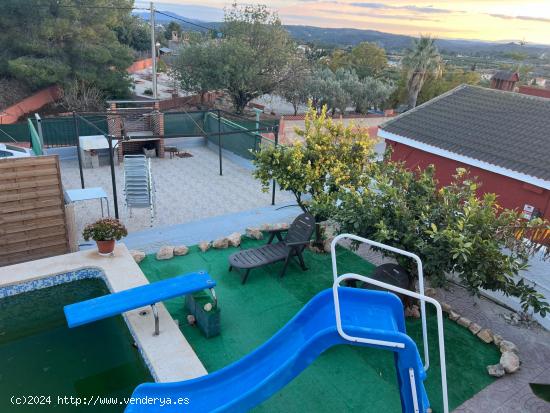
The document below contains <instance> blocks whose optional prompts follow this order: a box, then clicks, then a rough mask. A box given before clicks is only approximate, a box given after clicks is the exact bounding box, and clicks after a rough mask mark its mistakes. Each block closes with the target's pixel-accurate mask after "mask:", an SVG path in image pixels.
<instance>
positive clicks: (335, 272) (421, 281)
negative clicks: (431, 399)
mask: <svg viewBox="0 0 550 413" xmlns="http://www.w3.org/2000/svg"><path fill="white" fill-rule="evenodd" d="M342 239H349V240H354V241H358V242H360V243H363V244H367V245H370V246H373V247H377V248H380V249H383V250H386V251H390V252H393V253H395V254H400V255H404V256H406V257H409V258H412V259H414V260H415V261H416V265H417V270H418V288H419V289H420V293H416V292H412V291H409V290H405V289H403V288H400V287H396V286H394V285H392V284H388V283H385V282H382V281H378V280H375V279H373V278H370V277H365V276H364V275H359V274H352V273H348V274H343V275H338V268H337V262H336V245H337V244H338V241H340V240H342ZM330 255H331V260H332V275H333V285H332V292H333V296H334V311H335V314H336V328H337V330H338V334H340V336H341V337H342V338H344V339H345V340H348V341H352V342H357V343H365V344H372V345H378V346H384V347H392V348H404V347H405V345H404V344H403V343H397V342H391V341H384V340H373V339H367V338H363V337H354V336H350V335H348V334H347V333H346V332H345V331H344V330H343V328H342V319H341V313H340V301H339V297H338V287H340V284H341V283H342V281H345V280H352V279H353V280H359V281H363V282H365V283H368V284H372V285H375V286H377V287H381V288H384V289H387V290H389V291H392V292H394V293H399V294H403V295H407V296H409V297H413V298H416V299H417V300H419V301H420V316H421V319H422V341H423V344H424V371H427V370H428V368H429V367H430V354H429V348H428V332H427V323H426V302H428V303H430V304H432V305H433V306H435V309H436V311H437V333H438V344H439V360H440V364H441V391H442V394H443V410H444V413H448V412H449V399H448V393H447V367H446V365H445V341H444V336H443V310H442V309H441V305H440V304H439V302H438V301H437V300H435V299H433V298H431V297H428V296H426V295H424V271H423V268H422V261H421V260H420V257H419V256H418V255H416V254H413V253H412V252H408V251H405V250H402V249H399V248H395V247H391V246H389V245H385V244H382V243H380V242H376V241H372V240H369V239H367V238H363V237H359V236H357V235H353V234H340V235H337V236H336V237H334V239H333V240H332V243H331V244H330ZM409 373H410V371H409ZM411 380H412V381H414V372H413V375H412V376H411ZM412 381H411V383H412ZM412 394H413V399H416V397H415V396H416V388H414V389H413V392H412ZM416 404H417V402H415V405H416Z"/></svg>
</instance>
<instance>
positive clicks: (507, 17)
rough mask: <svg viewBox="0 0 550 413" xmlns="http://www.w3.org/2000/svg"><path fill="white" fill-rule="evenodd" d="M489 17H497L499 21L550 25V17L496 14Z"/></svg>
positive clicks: (490, 14)
mask: <svg viewBox="0 0 550 413" xmlns="http://www.w3.org/2000/svg"><path fill="white" fill-rule="evenodd" d="M489 16H491V17H495V18H497V19H505V20H526V21H535V22H543V23H550V18H548V17H534V16H512V15H509V14H496V13H489Z"/></svg>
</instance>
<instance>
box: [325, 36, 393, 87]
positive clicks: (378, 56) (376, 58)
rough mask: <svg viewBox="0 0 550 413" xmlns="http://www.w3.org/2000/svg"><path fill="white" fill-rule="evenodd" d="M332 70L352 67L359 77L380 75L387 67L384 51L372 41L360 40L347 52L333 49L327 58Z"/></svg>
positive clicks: (376, 76)
mask: <svg viewBox="0 0 550 413" xmlns="http://www.w3.org/2000/svg"><path fill="white" fill-rule="evenodd" d="M328 66H329V67H330V68H331V69H332V71H333V72H336V71H337V70H338V69H353V70H354V71H355V73H357V76H359V78H360V79H363V78H365V77H375V78H378V77H380V76H381V75H382V74H383V73H384V71H385V70H386V69H387V67H388V58H387V56H386V51H385V50H384V49H382V48H381V47H378V46H377V45H376V44H374V43H370V42H362V43H359V44H358V45H357V46H355V47H354V48H353V49H351V50H350V51H349V52H348V51H345V50H341V49H337V50H335V51H334V52H333V53H332V55H331V56H330V58H329V59H328Z"/></svg>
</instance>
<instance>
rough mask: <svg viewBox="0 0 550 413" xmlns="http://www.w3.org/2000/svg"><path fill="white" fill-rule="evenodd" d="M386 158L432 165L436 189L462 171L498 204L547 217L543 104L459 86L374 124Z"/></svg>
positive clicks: (548, 109)
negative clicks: (388, 150) (389, 151)
mask: <svg viewBox="0 0 550 413" xmlns="http://www.w3.org/2000/svg"><path fill="white" fill-rule="evenodd" d="M378 136H380V137H381V138H384V139H385V141H386V143H387V144H389V145H391V147H392V148H393V155H392V158H393V159H394V160H400V161H404V162H406V164H407V166H408V167H409V168H416V167H421V168H425V167H427V166H428V165H430V164H433V165H435V167H436V175H437V178H438V179H439V182H440V183H441V184H448V183H449V182H450V181H451V179H452V175H453V174H454V173H455V171H456V168H459V167H464V168H467V169H468V170H469V171H470V172H471V175H473V176H477V177H478V178H479V181H480V182H482V188H481V189H480V193H487V192H494V193H496V194H497V195H498V201H499V203H500V205H502V206H504V207H507V208H518V209H520V210H523V211H524V215H525V217H526V218H530V217H534V216H537V215H540V216H544V217H546V218H547V219H550V162H549V161H548V157H549V155H550V99H545V98H541V97H536V96H529V95H525V94H520V93H513V92H505V91H501V90H494V89H486V88H482V87H477V86H469V85H461V86H458V87H457V88H455V89H453V90H451V91H449V92H447V93H445V94H443V95H441V96H439V97H437V98H435V99H433V100H431V101H429V102H427V103H425V104H423V105H420V106H418V107H416V108H415V109H413V110H411V111H408V112H406V113H404V114H402V115H400V116H398V117H396V118H394V119H392V120H390V121H388V122H386V123H384V124H383V125H381V129H380V130H379V133H378Z"/></svg>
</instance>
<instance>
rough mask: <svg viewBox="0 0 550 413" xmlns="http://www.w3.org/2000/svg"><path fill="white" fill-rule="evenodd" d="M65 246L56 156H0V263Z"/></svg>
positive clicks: (55, 252) (61, 251) (31, 257)
mask: <svg viewBox="0 0 550 413" xmlns="http://www.w3.org/2000/svg"><path fill="white" fill-rule="evenodd" d="M69 249H70V248H69V241H68V235H67V225H66V219H65V205H64V199H63V189H62V186H61V176H60V170H59V160H58V158H57V156H41V157H31V158H14V159H2V160H0V266H2V265H9V264H15V263H18V262H23V261H30V260H35V259H39V258H44V257H50V256H53V255H59V254H64V253H67V252H69Z"/></svg>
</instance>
